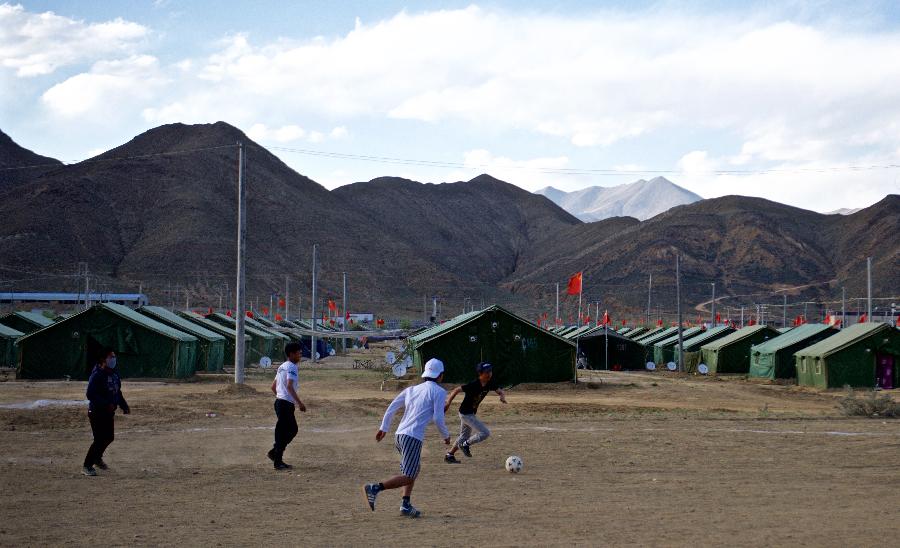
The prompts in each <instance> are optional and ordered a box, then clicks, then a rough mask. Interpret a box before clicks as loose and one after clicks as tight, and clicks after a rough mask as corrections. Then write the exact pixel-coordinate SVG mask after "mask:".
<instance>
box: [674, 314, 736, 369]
mask: <svg viewBox="0 0 900 548" xmlns="http://www.w3.org/2000/svg"><path fill="white" fill-rule="evenodd" d="M732 333H734V328H732V327H730V326H727V325H717V326H716V327H711V328H709V329H707V330H706V331H704V332H702V333H699V334H697V335H694V336H693V337H691V338H690V339H687V340H685V341H684V342H683V343H682V346H683V347H684V370H685V371H687V372H688V373H693V372H694V371H696V370H697V366H698V365H700V348H701V347H703V345H704V344H708V343H711V342H713V341H716V340H719V339H721V338H723V337H727V336H728V335H730V334H732ZM672 352H673V354H672V360H673V361H676V362H677V361H678V345H677V344H676V345H675V346H674V348H673V349H672Z"/></svg>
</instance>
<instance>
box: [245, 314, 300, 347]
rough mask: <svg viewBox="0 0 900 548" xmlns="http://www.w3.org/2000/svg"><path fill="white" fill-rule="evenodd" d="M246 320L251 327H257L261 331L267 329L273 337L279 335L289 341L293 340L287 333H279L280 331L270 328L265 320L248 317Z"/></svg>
mask: <svg viewBox="0 0 900 548" xmlns="http://www.w3.org/2000/svg"><path fill="white" fill-rule="evenodd" d="M246 321H247V323H248V324H250V326H251V327H255V328H257V329H259V330H260V331H265V332H266V333H269V334H270V335H272V336H273V337H277V338H279V339H285V340H288V341H289V340H291V338H290V337H288V336H287V335H285V334H284V333H279V332H278V331H273V330H271V329H269V326H267V325H266V324H264V323H263V322H261V321H259V320H257V319H256V318H247V320H246Z"/></svg>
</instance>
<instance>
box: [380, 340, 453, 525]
mask: <svg viewBox="0 0 900 548" xmlns="http://www.w3.org/2000/svg"><path fill="white" fill-rule="evenodd" d="M422 378H424V379H425V382H423V383H421V384H417V385H416V386H410V387H409V388H407V389H406V390H404V391H403V392H400V394H399V395H398V396H397V397H396V398H394V401H392V402H391V404H390V405H389V406H388V408H387V411H385V413H384V418H383V419H382V420H381V427H380V428H379V429H378V432H377V433H376V434H375V441H381V440H383V439H384V436H385V435H386V434H387V432H388V430H390V428H391V419H393V418H394V414H395V413H396V412H397V411H398V410H399V409H400V408H401V407H402V408H404V409H403V418H402V419H400V424H399V425H398V426H397V432H396V434H395V436H396V442H395V446H396V448H397V451H398V452H399V453H400V475H398V476H394V477H392V478H390V479H386V480H384V481H382V482H380V483H369V484H366V485H365V486H364V487H363V491H364V493H365V496H366V502H368V503H369V508H371V509H372V511H373V512H374V511H375V498H376V497H377V496H378V494H379V493H381V492H382V491H384V490H386V489H397V488H398V487H402V488H403V499H402V502H401V503H400V513H401V514H403V515H404V516H409V517H411V518H417V517H419V516H420V515H422V513H421V512H420V511H419V510H418V509H416V507H415V506H413V505H412V503H411V502H410V497H411V495H412V490H413V486H414V485H415V483H416V477H417V476H418V475H419V461H420V459H421V455H422V442H423V440H424V439H425V427H426V426H428V423H430V422H431V421H432V420H433V421H434V424H435V426H437V428H438V430H439V431H440V433H441V436H443V438H444V444H446V445H450V431H449V430H447V425H446V424H444V398H446V397H447V391H446V390H444V389H443V388H442V387H441V385H440V384H439V383H440V382H441V380H442V379H443V378H444V364H443V362H441V361H440V360H438V359H435V358H432V359H430V360H428V361H427V362H426V363H425V371H424V372H423V373H422Z"/></svg>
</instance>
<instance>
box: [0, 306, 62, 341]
mask: <svg viewBox="0 0 900 548" xmlns="http://www.w3.org/2000/svg"><path fill="white" fill-rule="evenodd" d="M0 324H3V325H5V326H6V327H11V328H13V329H15V330H16V331H21V332H22V333H25V334H26V335H27V334H28V333H32V332H34V331H37V330H38V329H43V328H45V327H47V326H48V325H52V324H53V320H51V319H50V318H48V317H46V316H44V315H43V314H36V313H34V312H24V311H18V312H10V313H9V314H7V315H6V316H3V317H2V318H0Z"/></svg>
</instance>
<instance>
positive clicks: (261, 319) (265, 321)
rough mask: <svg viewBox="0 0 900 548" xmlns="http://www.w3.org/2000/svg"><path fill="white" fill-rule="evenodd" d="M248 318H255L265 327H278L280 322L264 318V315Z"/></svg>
mask: <svg viewBox="0 0 900 548" xmlns="http://www.w3.org/2000/svg"><path fill="white" fill-rule="evenodd" d="M248 319H250V320H253V321H254V322H255V323H258V324H260V325H261V326H263V327H278V324H276V323H275V322H273V321H272V320H270V319H269V318H264V317H262V316H253V317H252V318H248Z"/></svg>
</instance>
